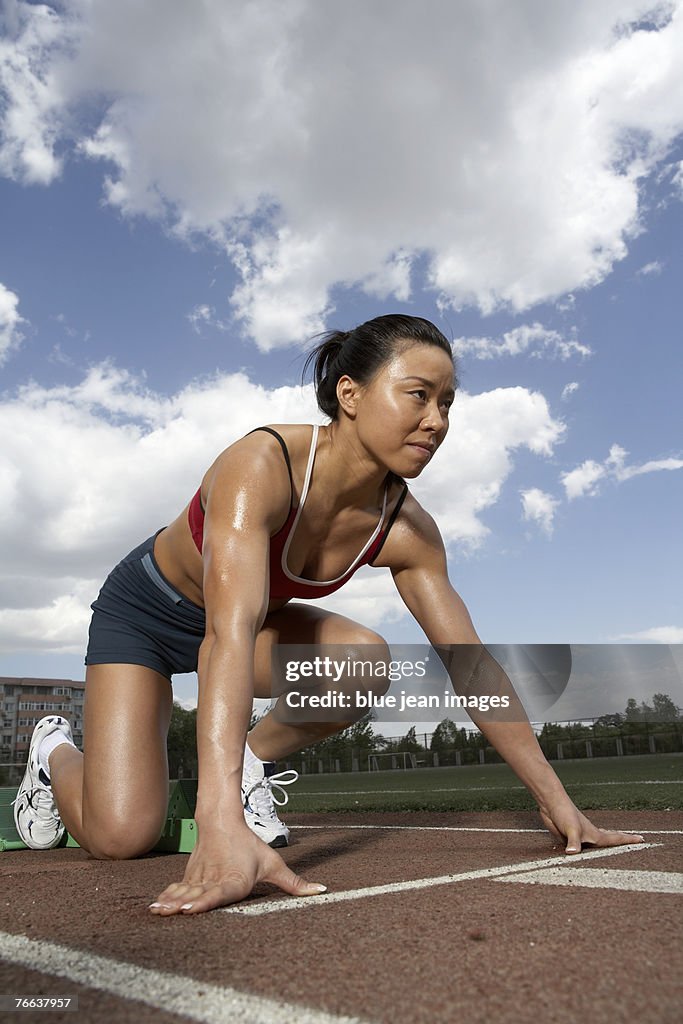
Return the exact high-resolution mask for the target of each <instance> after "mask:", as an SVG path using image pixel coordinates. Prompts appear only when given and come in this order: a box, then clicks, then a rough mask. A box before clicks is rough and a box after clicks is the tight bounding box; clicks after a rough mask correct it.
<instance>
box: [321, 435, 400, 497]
mask: <svg viewBox="0 0 683 1024" xmlns="http://www.w3.org/2000/svg"><path fill="white" fill-rule="evenodd" d="M388 472H389V471H388V470H387V467H386V466H384V465H380V464H379V463H378V462H377V461H376V459H373V458H372V457H371V456H370V455H369V453H368V452H367V451H366V450H365V448H364V447H363V445H362V444H361V443H360V441H359V440H358V438H357V436H356V435H355V433H354V432H353V431H352V430H351V429H349V428H348V426H347V425H346V424H344V423H337V422H333V423H330V424H328V426H326V427H321V428H320V435H319V441H318V454H317V457H316V475H317V477H318V481H319V482H322V483H323V485H324V486H325V488H326V493H327V494H328V495H329V497H330V504H331V505H332V507H333V508H334V509H339V508H343V507H348V506H350V505H352V506H356V507H358V508H367V507H373V508H374V507H375V506H381V504H382V501H383V499H384V491H385V487H386V483H387V474H388Z"/></svg>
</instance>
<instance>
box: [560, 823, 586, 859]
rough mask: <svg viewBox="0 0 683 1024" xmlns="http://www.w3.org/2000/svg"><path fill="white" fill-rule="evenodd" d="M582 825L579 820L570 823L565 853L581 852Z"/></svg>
mask: <svg viewBox="0 0 683 1024" xmlns="http://www.w3.org/2000/svg"><path fill="white" fill-rule="evenodd" d="M582 838H583V837H582V835H581V825H580V824H579V822H578V821H577V822H575V823H574V824H572V825H570V826H569V827H568V829H567V845H566V846H565V848H564V852H565V853H581V840H582Z"/></svg>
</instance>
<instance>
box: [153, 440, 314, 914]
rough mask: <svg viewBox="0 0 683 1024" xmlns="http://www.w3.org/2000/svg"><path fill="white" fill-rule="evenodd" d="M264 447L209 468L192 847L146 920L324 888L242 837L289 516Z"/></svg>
mask: <svg viewBox="0 0 683 1024" xmlns="http://www.w3.org/2000/svg"><path fill="white" fill-rule="evenodd" d="M275 459H276V455H275V453H272V458H271V457H270V456H269V454H268V450H267V449H265V450H264V446H263V445H262V444H261V445H255V444H254V443H253V441H251V442H250V441H248V440H247V439H245V440H244V441H243V442H240V444H238V445H235V446H233V448H231V449H228V451H227V452H225V453H224V454H223V456H221V458H220V459H219V460H218V462H217V463H216V464H215V466H214V467H213V470H212V471H211V474H210V481H209V489H208V495H207V509H206V519H205V523H204V549H203V557H204V601H205V607H206V636H205V639H204V642H203V643H202V646H201V649H200V654H199V701H198V707H197V747H198V754H199V782H198V791H197V807H196V812H195V815H196V820H197V825H198V831H197V843H196V845H195V848H194V850H193V851H192V854H191V855H190V859H189V861H188V863H187V867H186V869H185V875H184V878H183V880H182V882H175V883H172V884H171V885H169V886H168V887H167V888H166V889H165V890H164V892H162V893H161V895H160V896H159V897H158V900H157V902H155V903H153V904H152V906H151V909H152V911H153V913H155V914H159V915H161V916H168V915H171V914H178V913H192V914H196V913H201V912H203V911H206V910H212V909H213V908H214V907H219V906H224V905H225V904H228V903H234V902H236V901H237V900H240V899H243V898H244V897H245V896H247V895H248V894H249V893H250V892H251V890H252V888H253V886H254V884H255V883H256V882H259V881H267V882H272V883H273V884H274V885H277V886H279V887H280V888H281V889H283V890H284V891H285V892H287V893H289V894H290V895H293V896H294V895H295V896H306V895H312V894H314V893H319V892H321V891H322V890H323V889H324V886H320V885H317V884H315V883H311V882H306V881H305V880H304V879H302V878H299V877H297V875H295V874H294V872H293V871H291V870H290V869H289V868H288V867H287V865H286V864H285V863H284V861H283V860H282V858H281V857H280V856H279V855H278V854H277V853H276V851H275V850H271V849H270V847H269V846H267V845H266V844H265V843H264V842H262V841H261V840H260V839H259V838H258V837H257V836H255V835H253V833H252V832H250V831H249V829H248V828H247V826H246V824H245V822H244V814H243V810H242V799H241V793H240V788H241V787H240V783H241V775H242V758H243V754H244V743H245V738H246V734H247V728H248V725H249V719H250V716H251V708H252V699H253V693H254V683H253V673H254V646H255V641H256V636H257V634H258V632H259V630H260V628H261V625H262V624H263V620H264V618H265V615H266V612H267V609H268V591H269V580H268V552H269V537H270V534H271V533H272V532H273V531H274V530H275V529H276V528H277V526H278V525H279V523H280V522H281V521H282V519H283V518H284V517H285V515H286V510H287V508H288V507H289V496H290V491H289V481H288V478H287V475H286V473H285V474H283V473H282V471H281V470H282V467H281V465H280V463H279V462H275Z"/></svg>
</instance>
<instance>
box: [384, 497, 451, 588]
mask: <svg viewBox="0 0 683 1024" xmlns="http://www.w3.org/2000/svg"><path fill="white" fill-rule="evenodd" d="M445 560H446V553H445V548H444V543H443V540H442V538H441V533H440V532H439V528H438V526H437V525H436V522H435V521H434V519H433V517H432V516H431V515H430V514H429V512H427V510H426V509H425V508H423V506H422V505H421V504H420V502H419V501H418V500H417V498H415V496H414V495H412V494H411V493H410V491H408V493H407V494H406V497H405V500H404V502H403V504H402V505H401V509H400V511H399V514H398V516H397V517H396V519H395V521H394V523H393V525H392V527H391V530H390V531H389V533H388V535H387V538H386V540H385V542H384V545H383V547H382V550H381V551H380V553H379V556H378V558H377V560H376V561H375V562H374V565H376V566H385V567H387V568H389V569H391V571H392V573H394V574H396V573H398V572H401V571H402V570H403V569H409V568H417V567H418V566H421V565H423V566H425V567H427V566H430V567H435V566H437V565H440V566H442V565H445Z"/></svg>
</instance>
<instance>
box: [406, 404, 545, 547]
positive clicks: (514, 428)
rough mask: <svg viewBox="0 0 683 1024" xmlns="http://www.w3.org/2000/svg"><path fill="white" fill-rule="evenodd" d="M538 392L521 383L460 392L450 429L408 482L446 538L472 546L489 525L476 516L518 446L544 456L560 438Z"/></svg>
mask: <svg viewBox="0 0 683 1024" xmlns="http://www.w3.org/2000/svg"><path fill="white" fill-rule="evenodd" d="M564 429H565V428H564V425H563V424H562V423H561V422H559V421H558V420H554V419H553V417H552V416H551V414H550V410H549V408H548V404H547V402H546V400H545V398H544V397H543V395H541V394H539V393H537V392H531V391H528V390H527V389H526V388H521V387H515V388H496V389H495V390H493V391H489V392H486V393H484V394H481V395H468V394H466V393H459V394H458V397H457V399H456V402H455V405H454V406H453V410H452V412H451V429H450V432H449V434H448V436H447V437H446V440H445V441H444V443H443V445H442V446H441V448H440V449H439V452H438V453H437V455H436V457H435V459H434V462H433V463H432V464H430V466H429V471H428V472H427V473H424V474H423V475H422V477H420V478H419V479H418V480H416V481H415V483H414V484H412V485H411V489H412V490H413V492H414V493H415V495H416V497H417V498H418V499H419V500H420V501H421V502H423V504H424V506H425V507H426V508H427V509H428V510H429V511H430V512H431V513H432V514H433V515H434V518H435V519H436V520H437V522H438V524H439V527H440V529H441V532H442V534H443V536H444V538H445V540H446V541H447V542H450V543H459V544H463V545H465V546H468V547H477V546H478V545H480V544H481V543H483V541H484V540H485V539H486V537H487V536H488V534H489V532H490V531H489V529H488V527H487V526H486V524H485V523H484V522H483V521H482V519H481V518H480V515H481V513H482V512H485V510H486V509H488V508H491V507H492V506H493V505H495V503H496V502H497V500H498V498H499V496H500V493H501V491H502V488H503V486H504V484H505V481H506V480H507V479H508V477H509V476H510V474H511V472H512V469H513V465H514V463H513V455H514V452H515V451H516V450H517V449H524V448H526V449H528V450H529V451H531V452H533V453H534V454H536V455H542V456H548V455H550V454H551V453H552V451H553V448H554V446H555V445H556V444H557V443H558V442H559V441H561V440H562V437H563V435H564Z"/></svg>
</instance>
